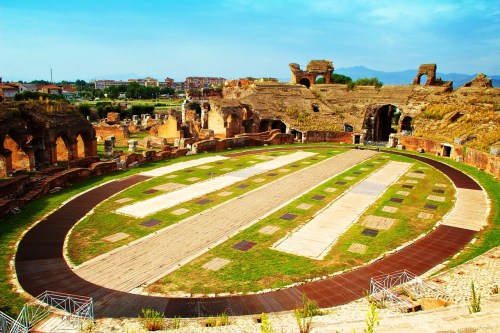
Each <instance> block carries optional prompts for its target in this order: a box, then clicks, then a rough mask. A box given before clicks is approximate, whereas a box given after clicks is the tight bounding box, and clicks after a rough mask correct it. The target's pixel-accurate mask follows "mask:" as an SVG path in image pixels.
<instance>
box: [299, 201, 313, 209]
mask: <svg viewBox="0 0 500 333" xmlns="http://www.w3.org/2000/svg"><path fill="white" fill-rule="evenodd" d="M311 207H312V205H310V204H307V203H301V204H300V205H298V206H297V208H298V209H303V210H307V209H309V208H311Z"/></svg>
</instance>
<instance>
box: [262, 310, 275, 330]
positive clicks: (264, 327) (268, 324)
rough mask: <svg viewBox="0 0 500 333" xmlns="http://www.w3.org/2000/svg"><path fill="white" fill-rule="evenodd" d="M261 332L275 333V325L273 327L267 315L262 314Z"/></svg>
mask: <svg viewBox="0 0 500 333" xmlns="http://www.w3.org/2000/svg"><path fill="white" fill-rule="evenodd" d="M260 331H261V332H262V333H274V329H273V325H271V322H270V321H269V317H267V315H266V314H265V313H262V315H261V317H260Z"/></svg>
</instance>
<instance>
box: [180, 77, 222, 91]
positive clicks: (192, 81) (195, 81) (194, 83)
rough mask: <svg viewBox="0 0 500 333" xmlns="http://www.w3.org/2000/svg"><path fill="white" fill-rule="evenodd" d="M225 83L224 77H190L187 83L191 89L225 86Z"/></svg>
mask: <svg viewBox="0 0 500 333" xmlns="http://www.w3.org/2000/svg"><path fill="white" fill-rule="evenodd" d="M225 81H226V79H224V78H222V77H202V76H188V77H187V78H186V81H185V82H186V86H187V87H188V88H189V89H201V88H208V87H214V86H219V85H223V84H224V82H225Z"/></svg>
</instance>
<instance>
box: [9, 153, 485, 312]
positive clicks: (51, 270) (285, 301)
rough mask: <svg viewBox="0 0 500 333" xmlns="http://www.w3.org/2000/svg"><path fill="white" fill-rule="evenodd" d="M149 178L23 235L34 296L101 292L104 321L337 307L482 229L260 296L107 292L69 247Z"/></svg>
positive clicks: (97, 295)
mask: <svg viewBox="0 0 500 333" xmlns="http://www.w3.org/2000/svg"><path fill="white" fill-rule="evenodd" d="M314 148H319V147H314ZM325 148H331V147H325ZM252 153H256V151H252ZM397 154H400V155H405V156H408V157H411V158H415V159H418V160H421V161H423V162H426V163H428V164H430V165H432V166H433V167H435V168H437V169H439V170H440V171H442V172H443V173H444V174H446V175H447V176H448V177H450V179H451V180H452V181H453V182H454V183H455V186H457V187H459V188H472V189H481V187H480V186H479V185H478V184H477V183H476V182H475V181H474V180H473V179H472V178H470V177H469V176H467V175H466V174H464V173H462V172H461V171H458V170H456V169H453V168H451V167H449V166H448V165H446V164H444V163H441V162H437V161H434V160H431V159H428V158H425V157H422V156H415V155H410V154H404V153H397ZM145 179H147V177H144V176H132V177H129V178H127V179H124V180H121V181H114V182H111V183H108V184H106V185H103V186H101V187H98V188H96V189H93V190H91V191H89V192H87V193H84V194H82V195H81V196H79V197H76V198H75V199H73V200H71V201H70V202H68V203H67V204H66V205H64V206H63V207H61V208H60V209H59V210H57V211H56V212H54V213H52V214H51V215H50V216H48V217H47V218H46V219H44V220H43V221H41V222H40V223H39V224H37V225H36V226H35V227H33V228H32V229H31V230H29V231H28V232H27V233H26V235H25V236H24V237H23V239H22V240H21V242H20V244H19V248H18V252H17V254H16V258H15V266H16V273H17V277H18V280H19V282H20V284H21V286H22V287H23V288H24V289H25V290H26V291H27V292H28V293H30V294H31V295H34V296H36V295H39V294H41V293H42V292H44V291H45V290H53V291H58V292H63V293H69V294H78V295H85V296H90V297H93V298H94V312H95V315H96V318H102V317H136V316H137V315H138V314H139V313H140V312H141V309H143V308H155V309H158V310H160V311H164V312H165V315H166V316H167V317H173V316H181V317H184V318H187V317H205V316H214V315H218V314H221V313H224V312H225V313H227V314H229V315H248V314H258V313H262V312H266V313H267V312H276V311H285V310H292V309H294V308H295V307H296V306H297V304H299V303H300V301H301V298H302V294H304V293H305V294H306V295H307V297H308V298H309V299H312V300H314V301H317V302H318V305H319V306H320V307H331V306H336V305H341V304H345V303H348V302H350V301H353V300H356V299H358V298H361V297H363V296H364V292H365V291H366V290H368V289H369V285H370V278H371V277H373V276H377V275H381V274H387V273H392V272H394V271H397V270H401V269H407V270H409V271H411V272H412V273H414V274H417V275H420V274H423V273H425V272H426V271H428V270H429V269H431V268H432V267H434V266H436V265H437V264H439V263H441V262H443V261H445V260H446V259H448V258H449V257H451V256H452V255H454V254H455V253H457V252H458V251H459V250H460V249H462V248H463V247H464V246H465V245H466V244H467V243H469V242H470V240H471V239H472V237H474V234H475V232H474V231H471V230H466V229H461V228H456V227H450V226H439V227H438V228H437V229H436V230H434V231H432V232H431V233H429V234H428V235H426V236H425V237H423V238H422V239H420V240H418V241H417V242H415V243H414V244H412V245H409V246H407V247H406V248H404V249H402V250H401V251H398V252H397V253H395V254H392V255H389V256H387V257H385V258H384V259H382V260H379V261H377V262H375V263H372V264H369V265H366V266H364V267H362V268H359V269H356V270H353V271H350V272H347V273H344V274H341V275H337V276H334V277H331V278H328V279H324V280H321V281H315V282H309V283H306V284H304V285H301V286H297V287H291V288H286V289H283V290H279V291H273V292H268V293H262V294H256V295H242V296H228V297H214V298H167V297H152V296H142V295H135V294H129V293H125V292H120V291H115V290H111V289H107V288H104V287H102V286H98V285H95V284H92V283H90V282H88V281H86V280H83V279H81V278H80V277H79V276H77V275H76V274H74V273H73V271H72V270H71V269H70V268H69V267H68V265H67V263H66V261H65V260H64V257H63V244H64V239H65V237H66V235H67V233H68V231H69V230H70V229H71V227H72V226H73V225H74V224H75V223H76V222H77V221H78V220H79V219H80V218H81V217H83V216H84V215H85V214H87V213H88V212H89V211H90V210H91V209H92V208H93V207H94V206H96V205H97V204H98V203H99V202H101V201H103V200H105V199H107V198H108V197H109V196H111V195H113V194H114V193H117V192H118V191H121V190H123V189H125V188H127V187H129V186H132V185H134V184H136V183H138V182H140V181H143V180H145Z"/></svg>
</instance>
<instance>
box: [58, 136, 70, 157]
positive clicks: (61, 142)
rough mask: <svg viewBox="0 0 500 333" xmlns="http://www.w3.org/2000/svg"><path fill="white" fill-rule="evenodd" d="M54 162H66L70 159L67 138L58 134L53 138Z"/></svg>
mask: <svg viewBox="0 0 500 333" xmlns="http://www.w3.org/2000/svg"><path fill="white" fill-rule="evenodd" d="M55 154H56V156H55V157H56V158H55V161H56V163H59V162H67V161H69V160H70V145H69V142H68V140H67V139H65V138H63V136H58V137H57V139H56V140H55Z"/></svg>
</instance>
